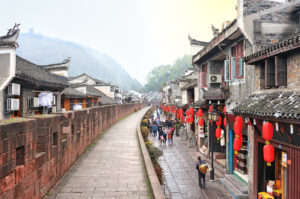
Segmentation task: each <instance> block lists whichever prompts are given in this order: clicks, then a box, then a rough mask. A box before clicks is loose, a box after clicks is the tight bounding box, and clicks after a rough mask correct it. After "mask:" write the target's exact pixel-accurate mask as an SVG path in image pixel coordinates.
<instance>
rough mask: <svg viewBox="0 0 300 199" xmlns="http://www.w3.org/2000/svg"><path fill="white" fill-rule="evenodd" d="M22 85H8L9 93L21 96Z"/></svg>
mask: <svg viewBox="0 0 300 199" xmlns="http://www.w3.org/2000/svg"><path fill="white" fill-rule="evenodd" d="M20 91H21V86H20V84H16V83H11V84H9V85H8V95H17V96H20Z"/></svg>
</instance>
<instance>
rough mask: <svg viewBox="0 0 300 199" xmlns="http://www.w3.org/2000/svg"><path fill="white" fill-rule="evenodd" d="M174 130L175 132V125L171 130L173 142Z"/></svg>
mask: <svg viewBox="0 0 300 199" xmlns="http://www.w3.org/2000/svg"><path fill="white" fill-rule="evenodd" d="M174 132H175V126H173V127H172V130H171V142H172V143H173V137H174Z"/></svg>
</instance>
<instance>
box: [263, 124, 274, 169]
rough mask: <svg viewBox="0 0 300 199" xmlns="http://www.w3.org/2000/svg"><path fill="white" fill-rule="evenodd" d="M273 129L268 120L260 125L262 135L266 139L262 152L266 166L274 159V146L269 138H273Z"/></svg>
mask: <svg viewBox="0 0 300 199" xmlns="http://www.w3.org/2000/svg"><path fill="white" fill-rule="evenodd" d="M273 130H274V129H273V125H272V124H271V123H270V122H265V123H264V124H263V126H262V136H263V138H264V139H265V140H266V144H265V146H264V149H263V153H264V160H265V161H266V162H267V166H271V162H273V161H274V147H273V146H272V145H271V144H270V140H271V139H272V138H273Z"/></svg>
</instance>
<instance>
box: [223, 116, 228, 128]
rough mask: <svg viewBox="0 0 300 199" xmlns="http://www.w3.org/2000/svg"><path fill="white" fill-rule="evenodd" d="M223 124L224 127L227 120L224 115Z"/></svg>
mask: <svg viewBox="0 0 300 199" xmlns="http://www.w3.org/2000/svg"><path fill="white" fill-rule="evenodd" d="M223 125H224V126H225V127H226V126H227V120H226V117H224V120H223Z"/></svg>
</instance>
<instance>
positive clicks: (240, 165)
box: [226, 114, 249, 184]
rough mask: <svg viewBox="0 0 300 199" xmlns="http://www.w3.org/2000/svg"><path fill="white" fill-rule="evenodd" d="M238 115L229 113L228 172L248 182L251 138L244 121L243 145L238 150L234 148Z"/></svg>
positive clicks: (245, 182)
mask: <svg viewBox="0 0 300 199" xmlns="http://www.w3.org/2000/svg"><path fill="white" fill-rule="evenodd" d="M235 119H236V117H235V116H234V115H232V114H228V115H227V120H228V133H227V134H228V136H227V140H228V141H227V146H226V149H227V154H228V155H227V158H226V160H227V165H228V167H227V173H229V174H233V175H234V176H235V177H237V178H239V179H240V180H242V181H243V182H244V184H248V172H249V171H248V168H249V164H248V163H249V154H248V152H249V139H248V132H247V129H248V128H247V123H245V122H243V127H242V133H241V140H242V143H241V147H240V149H239V150H238V151H235V150H234V139H235V138H237V135H236V134H235V132H234V122H235Z"/></svg>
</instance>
